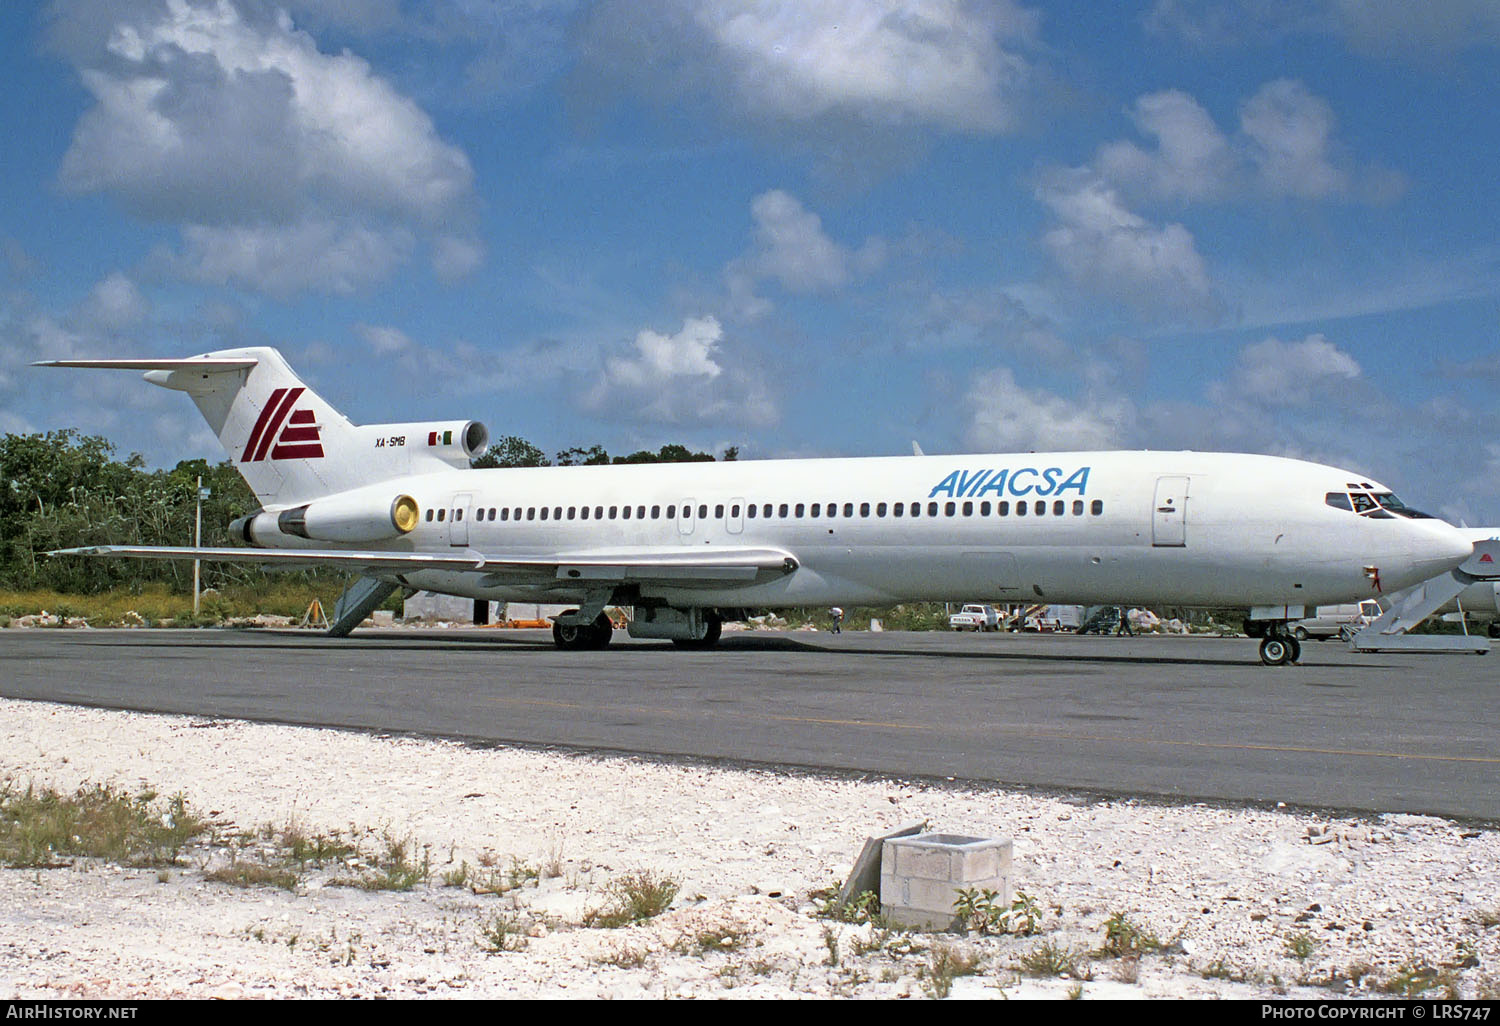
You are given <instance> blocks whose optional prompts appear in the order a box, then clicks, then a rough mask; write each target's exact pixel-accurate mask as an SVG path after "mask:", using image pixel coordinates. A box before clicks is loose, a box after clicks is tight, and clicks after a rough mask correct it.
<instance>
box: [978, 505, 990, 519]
mask: <svg viewBox="0 0 1500 1026" xmlns="http://www.w3.org/2000/svg"><path fill="white" fill-rule="evenodd" d="M979 515H980V516H982V517H987V516H989V515H990V504H989V503H988V502H981V503H980V504H979Z"/></svg>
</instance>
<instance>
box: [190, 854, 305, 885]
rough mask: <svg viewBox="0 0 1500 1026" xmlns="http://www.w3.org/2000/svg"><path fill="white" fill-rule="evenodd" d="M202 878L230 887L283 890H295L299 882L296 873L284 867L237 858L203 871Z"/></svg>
mask: <svg viewBox="0 0 1500 1026" xmlns="http://www.w3.org/2000/svg"><path fill="white" fill-rule="evenodd" d="M203 879H205V880H208V881H209V882H211V883H222V884H229V885H230V886H232V887H279V888H281V889H282V890H284V891H295V890H296V889H297V884H298V883H299V882H300V881H299V878H298V876H297V874H296V873H294V872H292V871H291V870H290V869H287V868H285V867H282V866H268V865H266V864H265V863H263V862H241V861H239V860H238V859H236V860H235V861H233V862H231V863H230V864H229V865H227V866H223V867H221V868H219V869H214V870H211V871H209V872H207V873H204V874H203Z"/></svg>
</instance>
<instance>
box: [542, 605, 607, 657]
mask: <svg viewBox="0 0 1500 1026" xmlns="http://www.w3.org/2000/svg"><path fill="white" fill-rule="evenodd" d="M576 612H578V610H576V609H570V610H568V612H567V613H565V614H563V615H565V616H566V615H570V614H572V613H576ZM614 633H615V625H614V624H612V623H610V621H609V617H608V616H606V615H605V614H604V613H600V614H599V615H598V616H597V617H595V618H594V622H593V623H587V624H574V625H567V626H565V625H563V624H561V623H557V622H556V621H554V622H553V624H552V641H553V642H554V643H555V644H556V645H557V647H558V648H561V649H564V650H566V651H573V652H577V651H583V650H587V649H595V650H597V649H601V648H605V647H607V646H608V645H609V639H610V638H611V637H613V636H614Z"/></svg>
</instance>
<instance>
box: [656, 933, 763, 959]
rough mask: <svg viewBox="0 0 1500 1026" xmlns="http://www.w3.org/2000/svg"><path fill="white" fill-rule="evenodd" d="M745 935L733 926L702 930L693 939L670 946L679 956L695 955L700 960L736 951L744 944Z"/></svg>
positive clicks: (689, 938) (680, 940) (686, 938)
mask: <svg viewBox="0 0 1500 1026" xmlns="http://www.w3.org/2000/svg"><path fill="white" fill-rule="evenodd" d="M745 937H746V934H745V932H744V931H743V930H740V929H737V928H735V927H733V926H722V927H719V928H718V929H713V930H703V931H701V932H700V933H698V934H697V935H695V936H693V937H683V938H681V939H679V940H678V941H677V943H675V944H673V945H672V950H673V951H675V952H677V953H678V954H679V955H697V956H699V957H700V958H701V957H702V956H704V955H708V954H712V953H713V952H716V951H736V950H738V949H739V947H740V946H741V945H742V944H744V942H745Z"/></svg>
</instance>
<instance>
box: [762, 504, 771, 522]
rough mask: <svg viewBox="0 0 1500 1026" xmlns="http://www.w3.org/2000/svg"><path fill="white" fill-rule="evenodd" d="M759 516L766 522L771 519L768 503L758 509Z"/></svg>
mask: <svg viewBox="0 0 1500 1026" xmlns="http://www.w3.org/2000/svg"><path fill="white" fill-rule="evenodd" d="M760 515H761V516H763V517H765V518H766V519H767V520H770V519H771V504H770V503H769V502H768V503H766V504H765V505H764V506H762V507H761V508H760Z"/></svg>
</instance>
